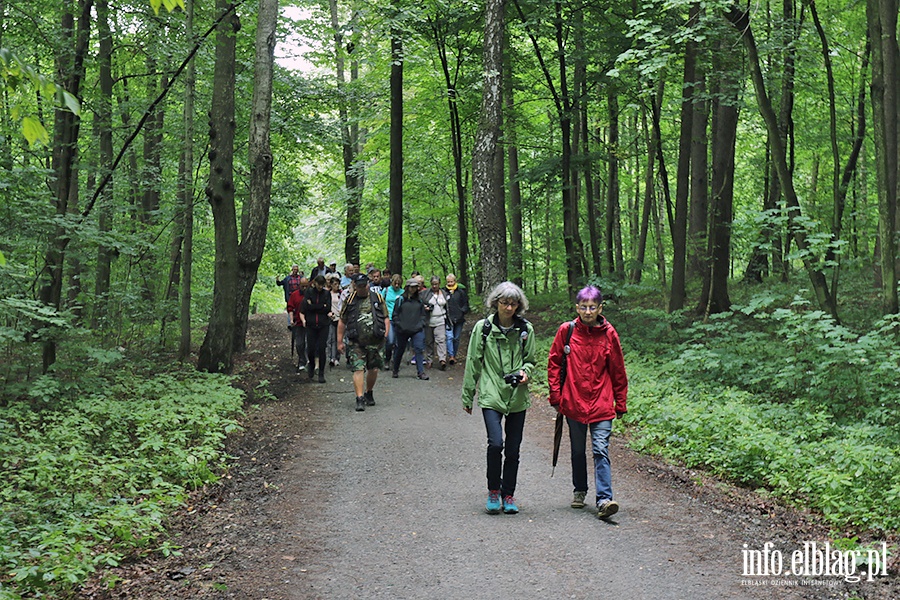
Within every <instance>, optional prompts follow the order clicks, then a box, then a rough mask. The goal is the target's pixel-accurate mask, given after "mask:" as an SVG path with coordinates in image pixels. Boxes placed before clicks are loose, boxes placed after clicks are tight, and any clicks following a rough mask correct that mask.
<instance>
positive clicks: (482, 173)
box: [472, 0, 507, 289]
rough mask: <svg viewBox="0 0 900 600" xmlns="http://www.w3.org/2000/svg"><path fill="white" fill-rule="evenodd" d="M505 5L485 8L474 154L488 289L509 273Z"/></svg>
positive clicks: (492, 0) (491, 2)
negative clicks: (500, 179) (501, 177)
mask: <svg viewBox="0 0 900 600" xmlns="http://www.w3.org/2000/svg"><path fill="white" fill-rule="evenodd" d="M504 5H505V0H487V5H486V7H485V19H484V61H483V77H484V80H483V84H482V93H481V94H482V95H481V119H480V122H479V125H478V133H477V134H476V137H475V145H474V148H473V152H472V208H473V212H474V217H475V227H476V229H477V231H478V238H479V241H480V242H481V273H482V287H483V288H484V289H491V288H493V287H494V286H495V285H497V284H498V283H500V282H502V281H504V280H505V279H506V272H507V271H506V219H505V215H504V212H505V211H504V202H503V197H502V196H500V194H499V193H498V190H497V187H496V180H495V177H494V173H495V166H496V162H497V160H498V157H497V155H498V153H499V152H500V150H499V147H498V143H497V141H498V137H499V133H500V122H501V109H502V105H503V102H502V83H503V78H502V73H503V57H502V52H503V50H502V49H503V31H504V9H505V6H504ZM501 156H502V153H501Z"/></svg>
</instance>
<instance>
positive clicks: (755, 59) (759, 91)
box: [726, 6, 838, 319]
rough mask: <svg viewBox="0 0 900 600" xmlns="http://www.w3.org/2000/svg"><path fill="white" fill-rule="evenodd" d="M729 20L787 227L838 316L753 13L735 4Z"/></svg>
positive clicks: (823, 300) (821, 295)
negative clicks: (769, 87) (809, 229)
mask: <svg viewBox="0 0 900 600" xmlns="http://www.w3.org/2000/svg"><path fill="white" fill-rule="evenodd" d="M726 17H727V19H728V21H729V22H730V23H731V24H732V26H733V27H734V28H735V29H736V30H737V31H738V32H739V33H740V38H741V40H742V41H743V44H744V48H745V49H746V50H747V59H748V66H749V67H750V75H751V80H752V81H753V89H754V91H755V93H756V103H757V105H758V107H759V112H760V114H761V115H762V117H763V121H765V124H766V131H767V133H768V135H769V141H770V144H771V148H772V161H773V164H774V165H775V168H776V171H777V173H778V180H779V184H780V185H781V188H782V193H783V195H784V199H785V204H786V206H787V217H788V230H789V232H790V234H791V236H792V238H793V241H794V243H795V244H796V245H797V249H798V251H799V252H800V254H801V256H802V259H803V264H804V266H805V267H806V272H807V275H808V276H809V278H810V283H811V284H812V287H813V291H814V293H815V295H816V301H817V303H818V305H819V308H821V309H822V310H824V311H826V312H827V313H829V314H830V315H831V316H832V317H834V318H835V319H837V318H838V312H837V304H836V302H835V299H834V298H833V297H832V295H831V290H830V289H829V287H828V281H827V280H826V279H825V274H824V272H823V271H822V265H821V263H820V262H819V261H818V260H817V258H816V257H815V256H814V255H813V252H812V249H811V248H810V243H809V239H808V237H807V233H806V229H805V227H804V225H803V223H802V222H801V220H800V217H801V216H802V215H801V210H800V201H799V200H798V198H797V191H796V189H795V188H794V181H793V177H792V176H791V171H790V169H789V167H788V161H787V151H786V148H785V145H784V144H783V143H782V141H781V140H782V138H781V135H780V130H779V126H778V117H777V116H776V115H775V110H774V109H773V107H772V102H771V101H770V100H769V95H768V92H767V91H766V83H765V78H764V77H763V73H762V68H761V66H760V59H759V51H758V49H757V47H756V40H755V39H754V37H753V31H752V30H751V28H750V13H749V12H744V11H742V10H741V9H739V8H738V7H736V6H732V7H731V9H730V10H729V11H728V12H727V13H726Z"/></svg>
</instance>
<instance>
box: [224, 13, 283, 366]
mask: <svg viewBox="0 0 900 600" xmlns="http://www.w3.org/2000/svg"><path fill="white" fill-rule="evenodd" d="M277 25H278V0H259V11H258V12H257V15H256V60H255V63H254V67H253V98H252V99H251V101H250V111H251V112H250V143H249V160H250V200H249V201H248V202H245V203H244V205H243V207H242V211H241V244H240V246H238V253H237V258H238V290H237V303H236V307H235V315H234V318H235V327H234V351H235V352H243V351H244V349H245V348H246V346H247V320H248V318H249V315H250V295H251V294H252V293H253V286H254V284H255V283H256V274H257V272H258V271H259V264H260V262H261V261H262V256H263V250H264V249H265V247H266V231H267V230H268V228H269V205H270V204H271V197H272V148H271V146H270V144H269V124H270V122H271V115H272V73H273V70H274V65H275V29H276V27H277Z"/></svg>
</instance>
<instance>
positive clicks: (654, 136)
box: [631, 94, 661, 283]
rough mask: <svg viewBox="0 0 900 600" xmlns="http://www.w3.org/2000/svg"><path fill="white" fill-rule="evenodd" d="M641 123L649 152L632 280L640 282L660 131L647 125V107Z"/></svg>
mask: <svg viewBox="0 0 900 600" xmlns="http://www.w3.org/2000/svg"><path fill="white" fill-rule="evenodd" d="M660 96H661V94H653V95H652V96H651V98H650V102H651V104H652V105H653V106H651V109H650V110H653V111H655V110H656V104H657V103H658V102H660ZM641 124H642V129H643V131H644V138H645V143H646V147H647V149H646V152H647V166H646V170H645V171H644V198H643V205H642V208H641V211H640V219H641V225H640V230H639V234H638V239H637V248H636V249H635V258H634V263H635V266H634V270H633V271H632V272H631V282H632V283H640V282H641V275H642V273H643V271H644V257H645V255H646V252H647V234H648V232H649V229H650V213H651V211H652V210H653V195H654V194H655V190H654V187H653V179H654V174H655V172H656V167H655V162H656V146H657V144H658V143H659V132H658V131H657V130H656V127H650V128H649V131H648V127H647V109H646V107H645V108H643V110H642V111H641Z"/></svg>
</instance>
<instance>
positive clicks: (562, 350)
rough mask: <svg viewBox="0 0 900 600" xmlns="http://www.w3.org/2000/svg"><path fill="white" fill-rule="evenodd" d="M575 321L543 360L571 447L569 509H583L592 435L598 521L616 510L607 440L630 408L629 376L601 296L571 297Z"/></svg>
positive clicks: (589, 290)
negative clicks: (614, 424) (587, 445)
mask: <svg viewBox="0 0 900 600" xmlns="http://www.w3.org/2000/svg"><path fill="white" fill-rule="evenodd" d="M575 310H576V311H578V318H577V319H575V321H570V322H568V323H563V324H562V325H560V327H559V329H558V330H557V331H556V337H555V338H554V339H553V344H552V345H551V346H550V355H549V357H548V359H547V383H548V385H549V387H550V405H551V406H553V408H555V409H556V411H557V412H559V413H560V414H562V415H563V416H564V417H565V418H566V422H567V423H568V424H569V441H570V442H571V445H572V485H573V487H574V488H575V490H574V497H573V498H572V503H571V505H570V506H571V507H572V508H584V505H585V502H584V500H585V496H587V489H588V477H587V459H586V458H585V440H586V438H587V432H588V430H590V432H591V450H592V453H593V455H594V492H595V493H596V495H595V501H596V506H597V517H598V518H599V519H608V518H609V517H611V516H612V515H614V514H615V513H616V512H618V510H619V504H618V503H617V502H616V501H615V500H613V492H612V475H611V470H610V465H609V437H610V434H611V433H612V422H613V419H617V418H619V419H620V418H622V415H624V414H625V413H626V412H628V409H627V408H626V401H627V398H628V376H627V375H626V374H625V360H624V358H623V356H622V344H621V343H620V342H619V334H618V333H616V330H615V329H614V328H613V326H612V325H610V323H609V321H607V320H606V319H605V318H604V317H603V315H601V314H600V313H601V312H602V311H603V294H602V293H601V292H600V288H598V287H596V286H592V285H589V286H587V287H586V288H584V289H582V290H581V291H579V292H578V294H577V295H576V296H575Z"/></svg>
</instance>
